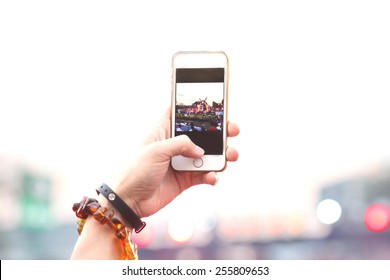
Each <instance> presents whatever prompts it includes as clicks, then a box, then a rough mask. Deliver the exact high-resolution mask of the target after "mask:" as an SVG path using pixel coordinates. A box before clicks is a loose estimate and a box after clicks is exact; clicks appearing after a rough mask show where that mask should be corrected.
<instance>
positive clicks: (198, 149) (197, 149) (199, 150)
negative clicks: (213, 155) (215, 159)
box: [195, 146, 204, 155]
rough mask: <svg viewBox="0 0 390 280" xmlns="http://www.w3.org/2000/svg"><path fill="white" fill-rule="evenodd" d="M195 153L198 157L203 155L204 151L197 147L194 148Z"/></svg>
mask: <svg viewBox="0 0 390 280" xmlns="http://www.w3.org/2000/svg"><path fill="white" fill-rule="evenodd" d="M195 153H197V154H199V155H203V154H204V150H203V149H202V148H201V147H199V146H195Z"/></svg>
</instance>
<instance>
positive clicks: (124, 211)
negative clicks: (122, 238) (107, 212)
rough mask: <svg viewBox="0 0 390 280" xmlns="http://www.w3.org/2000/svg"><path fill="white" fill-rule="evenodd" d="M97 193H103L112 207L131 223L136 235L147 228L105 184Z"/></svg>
mask: <svg viewBox="0 0 390 280" xmlns="http://www.w3.org/2000/svg"><path fill="white" fill-rule="evenodd" d="M96 192H97V193H98V194H100V193H101V194H102V195H103V196H104V197H105V198H107V199H108V201H110V202H111V204H112V206H114V207H115V208H116V209H117V210H118V212H119V213H120V214H121V215H122V216H123V218H125V219H126V221H128V222H129V224H130V225H131V226H132V227H133V228H134V230H135V232H136V233H139V232H140V231H141V230H143V228H144V227H145V226H146V223H145V222H143V221H141V219H140V218H139V217H138V216H137V214H135V213H134V211H133V210H132V209H131V208H130V207H129V206H128V205H127V204H126V203H125V202H124V201H123V200H122V199H121V198H120V197H119V196H118V195H117V194H116V193H115V192H114V191H113V190H112V189H110V187H109V186H107V185H106V184H105V183H102V184H101V185H100V188H98V189H96Z"/></svg>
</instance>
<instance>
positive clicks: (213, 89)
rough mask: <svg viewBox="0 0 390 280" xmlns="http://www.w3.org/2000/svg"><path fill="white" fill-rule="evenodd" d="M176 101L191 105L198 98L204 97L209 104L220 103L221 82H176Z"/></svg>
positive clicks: (221, 93) (221, 95)
mask: <svg viewBox="0 0 390 280" xmlns="http://www.w3.org/2000/svg"><path fill="white" fill-rule="evenodd" d="M176 91H177V103H183V104H184V105H191V104H193V103H194V102H195V101H199V99H201V100H204V99H206V101H207V103H208V104H209V105H212V104H213V102H216V103H221V101H222V99H223V83H178V84H177V85H176Z"/></svg>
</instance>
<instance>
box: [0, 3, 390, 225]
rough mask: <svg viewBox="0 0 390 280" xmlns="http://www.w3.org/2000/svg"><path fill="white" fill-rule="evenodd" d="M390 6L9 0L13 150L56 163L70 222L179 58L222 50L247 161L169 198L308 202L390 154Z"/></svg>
mask: <svg viewBox="0 0 390 280" xmlns="http://www.w3.org/2000/svg"><path fill="white" fill-rule="evenodd" d="M386 3H387V2H386V1H343V0H337V1H300V0H298V1H262V2H259V1H206V0H199V1H194V2H193V3H192V4H191V5H190V4H189V3H188V2H187V1H119V2H115V3H112V2H106V1H65V2H58V1H55V2H54V1H25V2H24V3H23V4H21V3H20V1H1V2H0V42H1V43H0V127H1V130H0V157H5V158H9V159H11V160H16V161H20V162H23V163H25V164H28V165H30V166H33V167H34V168H36V169H37V170H40V171H41V172H43V173H45V172H50V173H53V174H55V175H56V176H57V177H56V178H58V184H57V185H56V194H57V198H58V203H57V204H56V206H57V208H58V213H59V215H60V216H61V217H63V218H65V217H66V218H69V219H73V215H72V213H71V211H69V209H70V205H72V203H73V202H74V201H75V199H76V200H77V199H79V197H81V196H82V195H84V194H87V195H93V194H94V188H95V187H96V185H97V184H99V183H100V182H102V181H110V179H111V178H112V177H115V176H116V175H117V173H119V172H120V171H121V170H122V168H124V167H125V166H126V163H127V162H128V161H130V160H131V158H132V154H133V153H134V151H135V150H136V147H137V145H138V144H139V142H140V141H141V140H142V139H143V137H144V136H145V135H146V133H147V132H148V131H149V129H151V127H152V124H153V123H154V122H155V120H156V119H158V117H159V115H160V113H161V112H163V111H164V110H165V109H166V108H167V107H168V106H169V104H170V98H171V72H170V71H171V68H170V66H171V58H172V55H173V54H174V53H175V52H177V51H179V50H223V51H225V52H226V53H227V54H228V56H229V58H230V85H229V86H230V98H229V116H230V120H232V121H235V122H237V123H239V125H240V127H241V135H240V136H239V137H238V138H236V139H232V140H231V141H230V143H229V144H230V145H232V146H233V145H234V146H235V147H237V148H238V149H239V151H240V160H239V162H237V163H234V164H230V165H229V167H228V169H227V170H226V171H225V172H224V173H223V174H221V180H220V186H219V187H218V188H216V189H209V188H198V189H194V190H191V191H190V192H188V194H186V195H183V197H182V198H179V199H178V200H177V201H178V202H176V201H175V202H174V204H173V206H172V209H175V207H174V206H175V205H176V203H177V204H179V203H180V201H182V200H185V201H187V200H188V201H189V203H188V204H186V207H191V205H192V204H194V205H192V206H193V207H194V209H196V208H197V207H199V203H198V202H199V200H200V199H202V201H203V206H204V207H206V208H207V207H209V208H216V209H217V210H218V211H219V212H221V213H224V215H229V214H230V213H231V214H232V215H233V213H232V211H234V212H235V213H234V215H242V216H244V215H247V214H248V215H249V214H251V213H255V214H256V215H273V214H275V215H287V214H288V213H295V212H296V213H307V211H309V210H310V209H311V208H310V207H312V206H313V205H312V204H313V203H314V201H313V194H315V193H316V190H317V189H318V188H319V187H320V186H322V184H323V183H324V182H332V181H333V180H336V179H338V178H342V177H343V176H347V175H350V174H356V173H359V172H361V171H362V170H366V169H367V168H369V167H371V166H373V165H375V164H377V163H380V162H382V161H384V160H387V159H388V158H389V155H390V148H389V143H390V132H389V131H390V130H389V120H390V110H389V100H390V98H389V96H390V83H389V77H390V67H389V65H390V52H389V50H390V37H389V36H388V34H390V30H389V29H390V17H389V14H390V10H389V6H388V5H387V4H386ZM188 7H191V10H188ZM199 15H201V17H199ZM238 19H239V20H238ZM194 197H196V198H198V199H193V198H194ZM195 202H196V203H195ZM233 203H234V205H235V207H234V210H232V207H231V205H232V204H233ZM170 209H171V208H170ZM172 211H177V210H172Z"/></svg>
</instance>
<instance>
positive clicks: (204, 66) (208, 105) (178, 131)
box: [171, 51, 229, 171]
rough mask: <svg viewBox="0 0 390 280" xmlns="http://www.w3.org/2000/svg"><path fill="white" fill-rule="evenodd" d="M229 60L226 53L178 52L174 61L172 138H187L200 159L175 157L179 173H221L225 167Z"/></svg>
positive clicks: (173, 163)
mask: <svg viewBox="0 0 390 280" xmlns="http://www.w3.org/2000/svg"><path fill="white" fill-rule="evenodd" d="M228 81H229V60H228V57H227V55H226V54H225V53H224V52H222V51H221V52H209V51H200V52H191V51H187V52H178V53H176V54H175V55H174V56H173V58H172V106H171V108H172V118H171V119H172V125H171V128H172V131H171V136H172V137H176V136H179V135H182V134H185V135H187V136H188V137H189V138H190V139H191V140H192V142H194V143H195V144H196V145H198V146H199V147H201V148H203V149H204V151H205V153H204V155H203V156H202V157H201V158H197V159H193V158H187V157H184V156H174V157H172V160H171V164H172V167H173V169H175V170H179V171H221V170H223V169H224V168H225V166H226V154H225V152H226V140H227V131H226V129H227V127H226V124H227V107H228Z"/></svg>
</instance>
